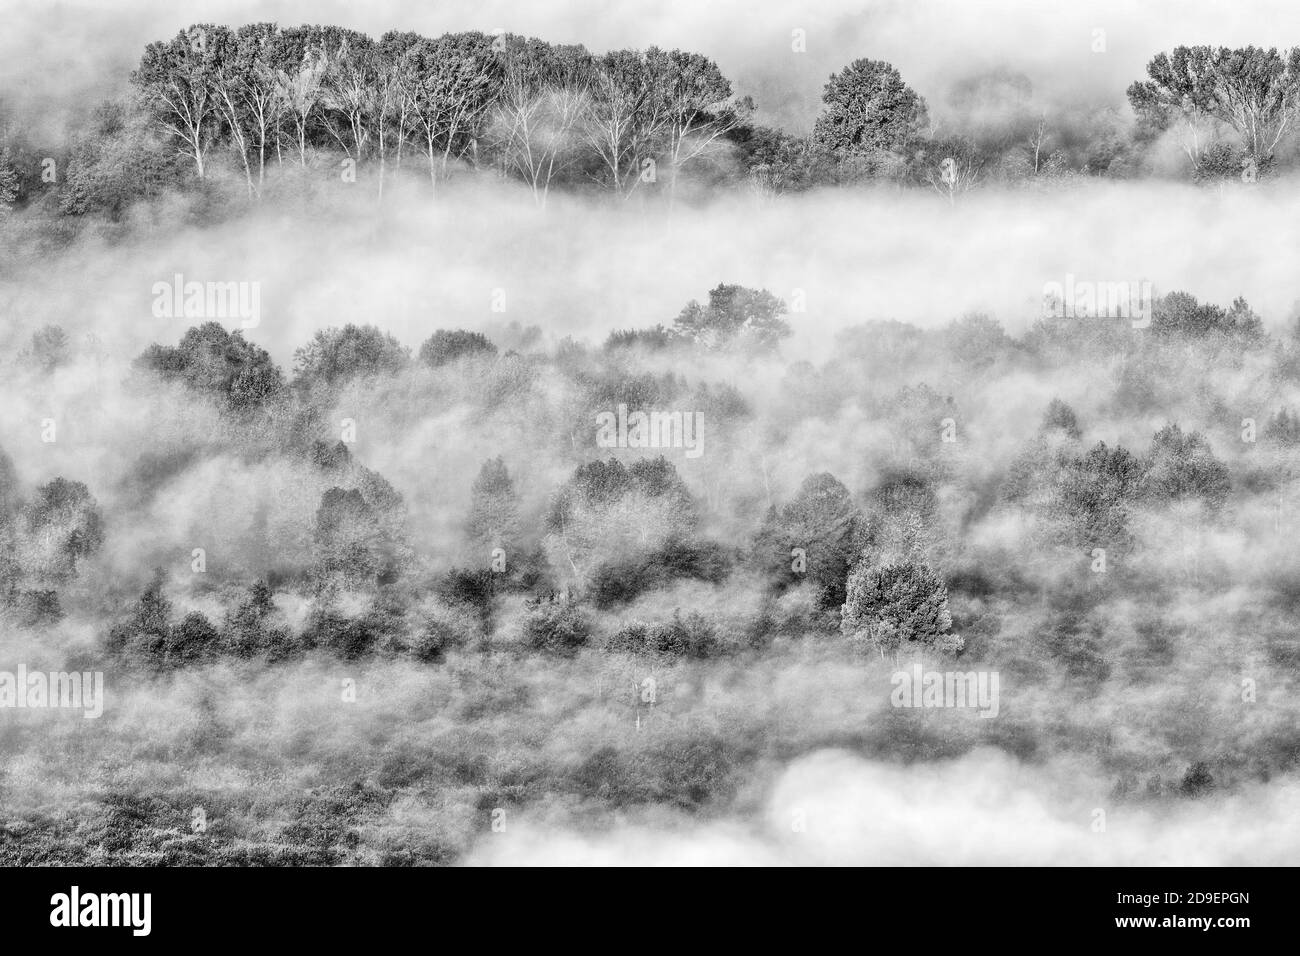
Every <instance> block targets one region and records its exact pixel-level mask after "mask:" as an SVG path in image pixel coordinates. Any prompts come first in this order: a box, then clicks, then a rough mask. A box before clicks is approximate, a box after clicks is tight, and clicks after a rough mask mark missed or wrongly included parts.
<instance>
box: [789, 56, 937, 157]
mask: <svg viewBox="0 0 1300 956" xmlns="http://www.w3.org/2000/svg"><path fill="white" fill-rule="evenodd" d="M822 103H823V104H824V107H823V109H822V113H821V115H820V116H818V117H817V121H816V123H815V124H814V125H813V133H812V139H813V143H814V145H815V146H817V147H818V148H819V149H822V150H825V151H827V152H829V153H831V154H832V155H833V156H835V157H836V158H837V159H839V160H841V161H844V160H865V161H867V162H869V163H876V162H879V160H880V157H881V156H882V155H884V154H891V153H898V152H900V151H901V150H903V149H904V148H905V147H906V146H907V145H908V144H910V143H911V142H912V141H914V140H915V139H916V138H917V137H918V136H919V135H920V133H921V131H922V130H923V129H924V128H925V126H926V124H927V122H928V114H927V110H926V105H925V100H924V99H922V98H921V97H920V96H919V95H918V94H917V93H916V91H915V90H913V89H912V88H911V87H909V86H908V85H907V84H906V83H904V82H903V78H902V76H901V74H899V72H898V70H897V69H895V68H894V67H893V66H891V65H890V64H888V63H886V62H884V61H883V60H865V59H863V60H854V61H853V62H852V63H851V64H849V65H848V66H846V67H845V68H844V69H843V70H841V71H840V72H839V73H837V74H835V75H833V76H832V77H831V78H830V81H829V82H828V83H827V84H826V88H825V90H824V91H823V93H822Z"/></svg>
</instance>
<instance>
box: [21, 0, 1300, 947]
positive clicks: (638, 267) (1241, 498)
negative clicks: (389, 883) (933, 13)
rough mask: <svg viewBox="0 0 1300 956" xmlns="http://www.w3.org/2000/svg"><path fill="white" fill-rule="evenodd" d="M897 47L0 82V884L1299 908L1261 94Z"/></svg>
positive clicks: (267, 27) (1273, 195)
mask: <svg viewBox="0 0 1300 956" xmlns="http://www.w3.org/2000/svg"><path fill="white" fill-rule="evenodd" d="M886 6H888V9H885V10H878V11H877V12H876V13H874V14H873V16H876V17H879V18H881V19H880V22H881V23H895V24H896V26H897V31H896V32H891V31H890V30H886V29H881V30H879V31H875V32H871V31H868V32H865V33H863V32H859V31H857V30H856V29H850V28H849V26H848V25H844V26H843V27H842V28H841V29H835V28H833V27H824V28H811V27H810V28H809V29H808V30H807V31H804V30H803V27H801V25H800V23H799V22H798V21H796V22H792V23H789V24H787V23H786V21H785V19H782V18H780V17H775V16H774V15H771V14H770V11H768V12H767V13H763V14H761V15H760V14H758V13H755V14H754V17H753V19H754V21H755V22H754V23H739V24H736V23H730V22H728V23H725V24H721V25H720V24H718V23H714V22H713V21H709V22H710V23H713V25H712V26H711V27H709V28H708V29H703V28H701V29H699V30H697V31H695V32H694V33H688V34H687V37H686V38H685V39H681V38H680V36H681V35H680V34H677V33H673V32H671V31H669V29H668V27H667V26H657V25H655V24H656V23H657V20H654V21H653V22H652V21H636V22H637V27H636V31H633V32H637V33H638V36H631V35H628V36H624V39H623V41H622V43H621V44H618V43H615V42H614V41H612V40H611V41H610V42H609V43H605V42H603V41H601V42H598V41H599V40H600V38H602V37H606V38H607V37H610V36H622V35H623V34H621V33H618V32H617V31H619V30H625V32H627V30H626V29H625V28H626V23H624V22H623V21H614V22H613V23H612V24H606V25H600V24H594V25H593V24H580V25H579V26H582V29H579V28H578V26H564V28H561V26H560V25H558V24H557V26H556V30H555V33H554V35H548V36H547V37H546V38H537V37H534V36H530V35H528V33H529V32H531V31H530V30H527V29H525V28H523V27H520V28H519V32H516V30H515V29H514V28H511V29H506V28H502V29H499V30H492V29H491V28H490V27H484V25H483V24H479V25H478V27H476V28H474V29H470V28H468V27H467V28H465V29H459V28H457V29H452V26H454V25H456V24H459V23H461V22H462V21H463V20H466V19H467V15H466V16H459V15H458V17H459V18H456V17H452V15H451V14H449V13H437V14H435V13H433V12H428V11H425V12H422V13H417V12H416V11H413V10H412V11H409V12H408V13H407V14H404V15H402V16H397V15H395V14H394V16H393V17H392V18H391V19H392V22H385V23H384V24H383V25H382V26H381V27H380V28H379V29H375V28H374V26H373V18H376V17H379V16H380V12H382V11H380V12H372V13H369V14H365V15H363V14H362V13H361V12H358V11H352V12H351V13H346V14H345V13H344V12H339V13H338V15H339V16H340V17H344V16H346V17H348V18H349V19H348V20H347V24H349V25H338V26H336V25H319V24H316V25H313V24H312V23H310V22H305V23H303V25H301V26H299V25H296V24H298V23H300V22H303V21H311V20H312V19H313V18H315V17H319V16H322V15H324V14H321V13H320V12H319V11H311V10H306V9H305V8H303V7H302V6H301V5H300V4H299V5H294V4H287V3H286V4H280V5H279V6H278V7H277V9H281V10H290V11H292V13H291V15H289V14H286V16H285V18H284V19H283V22H280V23H273V22H257V23H244V22H242V21H241V20H238V18H236V17H225V19H229V20H230V21H231V22H230V23H229V25H223V24H221V23H214V22H208V20H209V19H210V18H216V17H210V11H204V12H202V13H201V14H196V15H195V17H194V18H193V19H194V22H188V21H187V22H184V23H181V22H179V20H178V19H177V18H178V17H180V16H181V13H180V12H175V11H169V12H168V13H167V14H166V16H161V15H159V16H157V17H154V16H152V15H151V16H148V17H145V16H143V15H140V16H137V17H135V18H132V17H124V19H123V21H122V22H121V23H120V24H118V25H117V26H116V28H115V29H114V30H113V31H109V30H108V26H107V25H106V24H105V21H103V20H102V19H96V17H97V16H102V15H97V14H93V13H86V14H85V15H86V16H87V17H88V18H89V19H88V23H90V24H92V25H96V24H98V25H100V26H102V28H103V31H104V33H105V39H104V40H103V45H104V46H105V48H107V47H109V46H112V47H113V51H115V52H114V54H113V56H114V57H115V58H113V59H111V60H109V61H107V62H109V63H111V64H116V66H115V67H114V68H113V69H108V68H107V67H106V66H105V67H102V68H101V67H98V66H97V67H96V69H97V70H98V72H97V73H96V74H95V76H94V77H93V79H94V80H95V82H94V83H93V84H91V85H92V86H93V87H94V90H93V95H91V94H90V93H87V92H85V91H84V90H83V91H81V92H77V90H80V89H81V88H80V87H77V88H74V87H72V86H69V87H68V88H67V89H63V88H62V87H59V86H58V85H57V84H56V82H55V80H54V79H48V80H46V81H40V82H38V81H37V79H33V80H32V81H31V82H30V83H27V84H25V85H24V84H23V83H19V82H17V81H16V77H15V72H17V68H16V67H5V68H3V69H0V314H3V316H4V322H3V325H2V326H0V329H2V331H3V336H2V337H0V365H2V367H3V371H2V373H0V404H2V406H3V408H4V414H3V415H0V755H2V759H0V860H2V861H3V862H4V863H6V864H8V865H21V866H48V865H57V866H64V865H74V864H76V865H95V866H101V865H102V866H111V867H125V866H131V867H137V866H138V867H144V866H239V867H254V866H255V867H263V866H268V867H269V866H295V867H317V866H321V867H323V866H392V867H399V866H401V867H405V866H446V865H521V864H541V865H556V864H581V865H622V864H633V865H643V864H666V865H684V864H705V865H739V864H758V865H791V864H792V865H855V866H859V865H890V866H892V865H927V866H948V865H954V864H958V865H1056V864H1062V863H1065V864H1071V865H1119V866H1133V865H1216V866H1218V865H1259V864H1265V865H1272V864H1281V863H1288V862H1294V861H1295V860H1296V859H1297V854H1298V853H1300V831H1297V829H1296V827H1295V825H1294V821H1295V818H1296V814H1297V812H1300V786H1298V785H1297V773H1298V772H1300V694H1298V693H1297V691H1298V690H1300V684H1298V680H1300V670H1298V668H1300V631H1298V630H1297V626H1296V620H1297V613H1298V612H1300V554H1297V552H1296V549H1295V547H1294V543H1295V540H1296V536H1297V534H1298V533H1300V511H1298V510H1297V508H1296V502H1297V495H1298V494H1300V292H1297V289H1296V283H1295V278H1294V263H1293V261H1292V260H1293V258H1294V257H1293V255H1291V253H1290V251H1289V250H1293V249H1294V248H1296V247H1297V243H1300V215H1298V214H1300V189H1298V188H1297V185H1298V184H1300V180H1297V177H1296V169H1297V165H1298V159H1300V157H1298V156H1297V146H1296V141H1295V137H1294V132H1295V130H1296V128H1297V127H1298V126H1300V124H1297V123H1296V120H1297V119H1298V118H1300V49H1298V50H1290V51H1288V50H1283V51H1280V52H1279V51H1278V50H1274V49H1265V48H1261V47H1258V46H1251V45H1249V44H1248V43H1246V42H1245V41H1242V42H1236V41H1234V40H1231V39H1225V41H1224V42H1225V43H1228V42H1231V43H1232V44H1233V45H1231V46H1217V45H1216V46H1187V45H1178V44H1177V43H1173V42H1169V43H1167V42H1165V41H1166V37H1167V35H1168V34H1167V32H1165V28H1164V27H1161V29H1160V30H1159V31H1157V30H1155V28H1152V29H1151V30H1149V31H1147V32H1142V31H1140V30H1137V29H1136V28H1134V30H1133V31H1132V32H1130V33H1128V34H1124V33H1122V32H1121V31H1119V30H1118V29H1115V28H1112V30H1111V33H1110V34H1109V37H1110V42H1111V44H1112V46H1109V47H1108V46H1107V43H1106V39H1105V37H1103V38H1102V41H1101V44H1100V46H1101V48H1100V49H1098V39H1097V36H1096V33H1095V30H1094V28H1093V26H1092V24H1091V23H1090V22H1089V24H1088V26H1087V27H1086V28H1080V30H1076V31H1075V33H1073V34H1069V36H1071V37H1072V38H1073V39H1071V40H1070V41H1069V42H1071V43H1074V42H1075V41H1077V44H1078V45H1079V46H1080V48H1081V49H1080V52H1079V54H1078V56H1079V57H1082V58H1086V59H1085V60H1084V62H1087V63H1088V64H1095V65H1091V66H1090V67H1089V68H1090V69H1092V70H1093V72H1092V73H1088V74H1087V77H1088V79H1087V82H1086V83H1085V82H1084V81H1083V80H1080V81H1079V83H1078V86H1079V89H1078V90H1071V89H1070V87H1072V85H1074V84H1073V83H1072V82H1071V81H1070V77H1071V76H1073V75H1074V74H1072V73H1070V72H1069V69H1075V67H1072V66H1070V67H1068V69H1067V65H1068V64H1067V65H1058V64H1056V63H1055V61H1054V62H1053V64H1052V67H1051V68H1050V69H1048V68H1046V67H1043V66H1042V64H1041V63H1037V61H1035V59H1034V57H1035V56H1038V55H1039V51H1036V50H1035V49H1028V48H1027V49H1025V50H1018V51H1009V50H1007V49H1004V46H1006V44H1004V46H997V47H996V48H990V49H991V52H990V53H989V54H988V56H986V57H984V58H983V59H981V58H977V57H975V56H974V54H973V53H972V54H971V56H970V58H969V61H967V60H965V59H963V60H962V62H960V63H954V62H948V61H947V60H944V63H943V65H942V68H940V67H938V66H934V65H933V63H932V62H931V61H938V60H940V59H941V58H940V56H939V54H938V53H934V54H932V55H930V56H929V57H928V58H927V57H920V58H910V59H906V60H905V59H902V58H900V57H902V55H903V52H904V49H903V47H900V46H899V45H898V44H900V43H903V41H902V40H899V39H898V37H903V38H904V39H906V38H907V37H910V36H912V34H911V33H909V32H908V31H909V30H913V29H914V28H915V26H914V24H912V21H911V20H910V19H909V14H907V13H905V12H903V11H901V10H899V9H895V8H893V7H892V6H890V5H886ZM219 8H220V5H219V4H218V5H215V6H214V7H213V9H219ZM133 9H136V10H137V13H138V12H139V11H140V10H147V9H152V8H147V7H145V6H139V5H137V6H136V7H134V8H133ZM386 9H387V10H388V12H392V8H391V7H390V8H386ZM184 12H187V13H188V12H189V11H188V10H187V11H184ZM733 13H734V11H733ZM267 15H268V16H270V14H267ZM385 15H387V14H385ZM539 15H540V14H539ZM952 15H953V16H954V17H957V18H958V19H957V20H955V21H954V22H955V23H958V24H961V23H967V25H968V26H970V24H969V23H968V22H967V21H965V20H961V19H960V17H961V16H962V15H960V14H956V13H954V14H952ZM520 16H521V17H525V19H524V20H523V22H524V23H531V22H533V21H532V20H529V19H527V18H526V16H525V14H524V13H521V14H520ZM528 16H531V15H528ZM683 16H685V14H683ZM701 16H703V14H701ZM1026 16H1030V14H1026ZM1134 16H1136V14H1134ZM440 17H442V18H443V19H441V20H440ZM747 18H748V16H747ZM144 21H148V22H144ZM59 22H60V23H61V24H63V25H62V26H61V27H60V28H59V29H62V30H69V31H71V30H73V29H74V27H73V25H72V24H68V23H66V22H64V21H59ZM873 22H876V21H873ZM1080 22H1082V21H1080ZM365 24H369V26H367V27H366V28H365V29H362V28H361V27H362V25H365ZM620 24H623V25H622V26H620ZM763 24H767V26H763V29H765V30H767V29H768V27H769V26H770V30H768V33H762V34H761V42H762V44H763V45H762V47H761V48H762V50H763V51H764V53H763V56H762V57H761V58H758V59H756V60H754V61H752V62H751V60H749V59H746V58H745V57H742V56H741V55H740V54H739V53H736V52H735V49H734V48H733V47H731V46H729V45H728V43H726V42H723V41H724V40H725V38H726V37H728V36H729V35H730V34H732V33H735V34H736V36H737V37H740V38H741V39H744V38H745V37H753V36H755V35H756V34H755V33H754V32H753V31H756V30H758V29H759V27H760V26H761V25H763ZM354 27H356V28H355V29H354ZM417 28H418V29H419V32H416V29H417ZM15 29H18V28H17V27H15ZM51 29H52V28H51ZM538 29H539V30H540V29H541V28H540V27H539V28H538ZM587 29H589V30H590V31H591V32H590V33H589V34H588V33H584V30H587ZM927 29H930V28H929V27H927ZM935 29H938V28H935ZM954 29H955V28H954ZM971 29H973V27H971ZM1225 30H1226V27H1225ZM607 31H608V32H607ZM791 31H795V32H794V33H792V32H791ZM1080 31H1081V32H1080ZM38 32H40V31H38ZM800 32H803V36H799V35H798V34H799V33H800ZM958 32H960V31H958ZM769 33H770V34H771V36H769ZM56 34H57V31H56ZM642 34H643V35H644V36H643V38H639V37H641V35H642ZM838 34H842V36H839V38H838V39H837V35H838ZM41 35H42V36H44V35H45V34H44V33H42V34H41ZM58 35H62V34H58ZM110 35H111V37H112V39H111V41H110V39H109V37H110ZM587 35H590V36H591V37H592V39H591V40H590V42H589V43H588V44H587V45H582V44H579V43H577V42H576V41H573V39H572V38H573V37H579V36H587ZM1062 35H1063V36H1064V35H1065V34H1064V33H1063V34H1062ZM1236 35H1237V34H1235V33H1234V34H1232V36H1236ZM691 36H694V37H695V38H696V40H695V41H692V42H695V46H698V48H699V51H697V50H696V49H695V47H691V48H689V49H682V48H680V46H681V45H685V44H687V42H688V39H689V37H691ZM124 37H126V38H128V39H129V42H128V39H123V38H124ZM771 37H775V39H771ZM877 37H878V39H877ZM792 38H793V42H792ZM715 40H716V41H717V42H718V43H720V44H721V46H720V47H719V49H720V50H721V51H723V52H718V53H717V54H714V53H712V52H710V51H711V50H712V49H713V46H712V45H713V44H714V43H715ZM33 42H34V41H33ZM735 42H740V41H739V40H736V41H735ZM754 42H756V43H757V42H758V41H757V40H755V41H754ZM1043 42H1047V41H1043ZM1053 42H1055V41H1053ZM1061 42H1066V41H1065V40H1062V41H1061ZM6 43H7V44H9V45H8V46H6V45H5V44H6ZM876 43H878V44H879V46H880V49H879V50H878V49H877V48H876V47H875V46H873V44H876ZM800 44H802V45H803V46H802V49H801V48H800ZM841 44H842V46H841ZM891 44H892V45H891ZM20 45H22V44H19V43H16V42H15V41H0V52H4V51H7V50H12V51H13V53H12V54H11V55H10V57H8V58H9V59H10V60H11V62H15V63H18V64H20V65H21V64H28V69H30V61H29V60H22V59H17V60H15V59H13V57H15V56H17V55H18V53H19V52H20V51H19V50H18V47H19V46H20ZM90 45H92V46H93V45H94V44H90ZM847 46H852V47H853V49H852V50H851V51H849V53H848V54H847V55H845V54H844V53H843V49H844V48H847ZM882 50H883V52H881V51H882ZM724 52H725V53H726V54H727V56H726V57H724V55H723V54H724ZM886 54H888V56H889V60H886V59H883V58H881V57H883V56H885V55H886ZM105 55H106V56H107V55H108V54H107V53H106V54H105ZM1062 55H1063V56H1064V54H1062ZM1071 55H1073V54H1071ZM715 56H716V57H717V59H715ZM728 57H729V59H728ZM997 57H1003V58H1004V59H1005V63H1003V62H1001V61H997V62H994V60H996V58H997ZM1017 57H1020V59H1017ZM800 58H805V59H800ZM990 58H992V59H990ZM724 60H725V62H724ZM894 60H898V61H899V62H898V65H895V63H894V62H893V61H894ZM96 62H97V63H98V62H99V61H96ZM1066 62H1067V61H1063V63H1066ZM1074 62H1075V61H1074V60H1068V63H1074ZM731 64H734V69H733V67H732V65H731ZM806 64H811V65H806ZM1022 67H1023V71H1022V69H1021V68H1022ZM1077 72H1078V74H1079V75H1080V76H1082V75H1084V72H1085V71H1083V70H1078V71H1077ZM75 74H76V68H75V65H72V66H69V76H74V75H75ZM33 76H37V74H33ZM67 82H68V83H69V84H71V83H72V80H71V79H69V80H68V81H67ZM101 86H102V89H101V88H100V87H101ZM47 87H48V89H47ZM1085 94H1087V95H1086V96H1085ZM765 95H766V96H767V97H768V99H770V100H771V103H770V104H769V103H768V102H767V101H766V100H765V98H764V97H765ZM1087 96H1091V97H1092V98H1091V99H1087ZM1243 103H1244V104H1246V105H1245V106H1242V105H1241V104H1243ZM32 681H35V682H36V683H35V684H33V683H31V682H32ZM78 885H79V884H77V883H75V882H74V881H71V880H68V881H65V883H64V886H65V892H67V890H66V887H69V886H70V887H72V896H71V898H72V899H73V901H74V905H73V913H74V919H73V920H72V921H71V923H72V924H73V925H75V923H76V919H75V910H76V900H77V895H76V893H77V892H78ZM80 885H82V886H83V887H85V891H86V894H87V896H86V897H85V898H86V899H90V898H91V895H90V887H89V884H88V883H86V882H85V881H83V882H82V884H80ZM1229 888H1231V887H1229ZM99 889H100V888H99V887H96V888H95V890H96V892H98V890H99ZM106 889H110V890H112V891H113V892H117V890H118V889H120V888H116V887H106ZM1112 896H1113V894H1107V899H1109V898H1111V897H1112ZM142 905H144V902H142ZM150 912H152V913H153V914H154V916H155V917H156V918H157V919H162V918H163V914H164V913H165V912H166V908H165V907H161V906H155V907H154V908H153V910H152V911H150ZM63 916H64V920H65V922H64V924H63V925H68V922H67V912H66V908H65V911H64V914H63ZM148 918H149V917H142V919H148ZM124 925H125V924H124Z"/></svg>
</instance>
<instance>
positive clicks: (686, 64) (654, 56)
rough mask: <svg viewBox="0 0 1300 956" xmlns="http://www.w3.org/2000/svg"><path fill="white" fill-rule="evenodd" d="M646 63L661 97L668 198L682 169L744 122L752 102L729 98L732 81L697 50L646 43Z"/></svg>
mask: <svg viewBox="0 0 1300 956" xmlns="http://www.w3.org/2000/svg"><path fill="white" fill-rule="evenodd" d="M646 61H647V66H648V68H649V69H650V71H651V73H652V74H653V75H654V76H655V79H656V95H657V96H660V97H662V98H663V101H664V103H663V116H664V124H663V136H664V153H665V155H666V156H667V158H668V165H669V180H668V185H669V196H670V197H672V196H673V195H674V194H675V192H676V188H677V177H678V174H679V173H680V171H681V169H682V167H683V166H685V165H686V164H687V163H688V162H690V161H691V160H692V159H695V158H696V157H698V156H701V155H703V154H704V153H705V152H706V151H707V150H708V149H709V148H710V147H711V146H712V145H713V144H714V143H715V142H717V140H718V139H719V138H721V137H723V136H725V135H726V134H727V133H729V132H731V131H732V130H734V129H736V128H737V127H738V126H739V125H740V124H741V123H742V122H744V121H745V119H747V118H748V116H749V114H750V113H751V112H752V110H753V104H752V103H751V102H749V101H748V100H746V101H743V102H738V103H737V102H732V101H731V82H730V81H729V80H728V79H727V78H726V77H725V76H723V75H722V71H721V70H719V69H718V65H717V64H716V63H714V62H713V61H712V60H710V59H709V58H708V57H706V56H703V55H702V54H699V53H688V52H685V51H683V50H671V51H668V52H665V51H663V50H660V49H659V48H658V47H651V48H650V49H648V50H647V51H646Z"/></svg>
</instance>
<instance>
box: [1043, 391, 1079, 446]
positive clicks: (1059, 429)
mask: <svg viewBox="0 0 1300 956" xmlns="http://www.w3.org/2000/svg"><path fill="white" fill-rule="evenodd" d="M1038 431H1039V434H1042V435H1051V434H1053V433H1057V434H1060V435H1063V436H1064V437H1066V438H1068V439H1070V440H1071V441H1078V440H1079V439H1080V438H1082V437H1083V432H1082V431H1081V430H1080V429H1079V418H1078V416H1077V415H1075V414H1074V409H1073V408H1071V407H1070V406H1069V405H1067V404H1065V402H1063V401H1061V400H1060V399H1059V398H1054V399H1052V400H1051V401H1050V402H1049V403H1048V405H1047V411H1045V412H1044V413H1043V423H1042V424H1041V425H1040V426H1039V427H1038Z"/></svg>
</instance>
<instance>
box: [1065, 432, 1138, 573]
mask: <svg viewBox="0 0 1300 956" xmlns="http://www.w3.org/2000/svg"><path fill="white" fill-rule="evenodd" d="M1144 471H1145V469H1144V466H1143V463H1142V462H1141V461H1140V460H1139V459H1138V458H1137V456H1135V455H1133V454H1132V453H1131V452H1129V451H1128V450H1127V449H1126V448H1123V447H1122V446H1116V447H1114V448H1109V447H1107V445H1106V443H1105V442H1098V443H1097V444H1096V445H1095V446H1093V447H1092V448H1091V449H1090V450H1089V451H1088V453H1087V454H1086V455H1083V456H1081V457H1072V458H1069V459H1067V460H1066V462H1065V465H1064V468H1063V470H1062V472H1061V474H1060V477H1059V484H1058V487H1057V501H1056V504H1057V506H1058V507H1059V508H1060V509H1061V511H1062V513H1063V514H1064V516H1065V518H1066V519H1067V520H1068V521H1069V523H1070V526H1071V530H1072V536H1073V538H1074V541H1075V542H1076V543H1077V544H1078V545H1079V546H1080V547H1082V548H1084V549H1086V550H1090V549H1092V548H1097V547H1103V548H1114V547H1122V546H1126V545H1127V544H1128V518H1129V508H1130V507H1131V505H1132V503H1133V502H1134V501H1135V499H1136V498H1137V496H1138V494H1139V491H1140V486H1141V482H1142V480H1143V475H1144Z"/></svg>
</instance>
